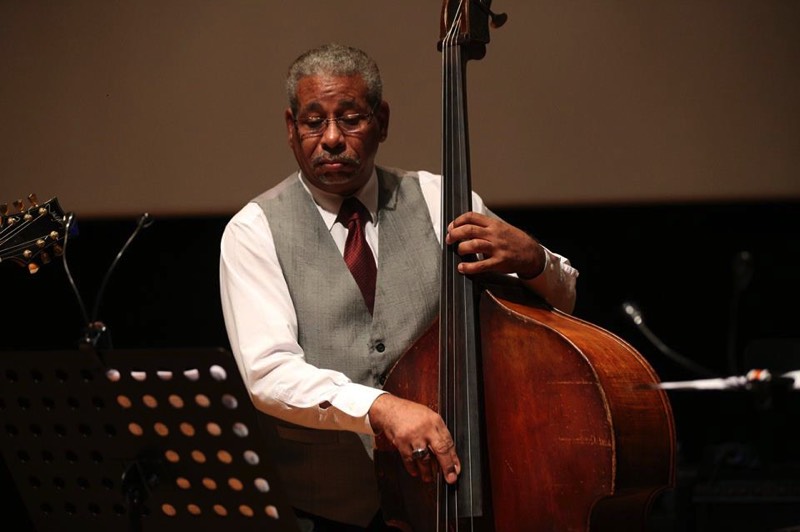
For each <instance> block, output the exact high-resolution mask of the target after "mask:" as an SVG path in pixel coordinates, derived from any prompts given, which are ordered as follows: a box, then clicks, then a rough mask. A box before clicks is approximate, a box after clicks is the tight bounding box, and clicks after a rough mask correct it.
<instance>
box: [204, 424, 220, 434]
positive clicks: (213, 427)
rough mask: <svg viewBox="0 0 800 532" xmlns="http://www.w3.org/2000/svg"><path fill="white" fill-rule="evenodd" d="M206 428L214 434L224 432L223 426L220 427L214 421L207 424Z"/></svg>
mask: <svg viewBox="0 0 800 532" xmlns="http://www.w3.org/2000/svg"><path fill="white" fill-rule="evenodd" d="M206 430H207V431H208V433H209V434H211V435H212V436H219V435H220V434H222V427H220V426H219V425H218V424H216V423H214V422H213V421H212V422H209V423H207V424H206Z"/></svg>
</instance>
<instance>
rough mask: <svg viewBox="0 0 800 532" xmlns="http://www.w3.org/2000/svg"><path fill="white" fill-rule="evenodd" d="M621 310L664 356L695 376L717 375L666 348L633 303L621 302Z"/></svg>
mask: <svg viewBox="0 0 800 532" xmlns="http://www.w3.org/2000/svg"><path fill="white" fill-rule="evenodd" d="M622 310H623V312H624V313H625V315H626V316H628V318H629V319H630V320H631V321H632V322H633V324H634V325H635V326H636V328H638V329H639V331H640V332H641V333H642V334H643V335H644V337H645V338H647V339H648V340H649V341H650V343H651V344H653V345H654V346H655V347H656V348H657V349H658V350H659V351H660V352H661V353H662V354H663V355H664V356H666V357H667V358H669V359H670V360H672V361H673V362H675V363H677V364H678V365H680V366H681V367H683V368H685V369H687V370H689V371H691V372H692V373H695V374H697V375H703V376H705V377H714V376H716V375H717V374H716V372H714V371H711V370H710V369H708V368H706V367H704V366H701V365H700V364H698V363H697V362H694V361H693V360H691V359H689V358H687V357H685V356H683V355H681V354H680V353H678V352H676V351H674V350H673V349H671V348H670V347H669V346H667V344H665V343H664V342H662V341H661V339H660V338H659V337H658V336H656V335H655V334H654V333H653V331H651V330H650V328H649V327H648V326H647V325H646V324H645V322H644V317H643V316H642V311H641V309H640V308H639V307H638V306H637V305H636V304H635V303H633V302H630V301H625V302H623V303H622Z"/></svg>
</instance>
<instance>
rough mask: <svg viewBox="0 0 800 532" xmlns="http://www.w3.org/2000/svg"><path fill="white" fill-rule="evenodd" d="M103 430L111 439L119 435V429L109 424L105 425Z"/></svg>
mask: <svg viewBox="0 0 800 532" xmlns="http://www.w3.org/2000/svg"><path fill="white" fill-rule="evenodd" d="M103 430H104V431H105V433H106V436H108V437H109V438H112V437H114V436H116V435H117V427H115V426H114V425H108V424H106V425H103Z"/></svg>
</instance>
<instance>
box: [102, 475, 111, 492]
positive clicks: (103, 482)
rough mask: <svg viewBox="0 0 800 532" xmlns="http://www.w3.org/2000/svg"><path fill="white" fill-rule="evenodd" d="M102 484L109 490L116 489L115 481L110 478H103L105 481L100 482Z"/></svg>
mask: <svg viewBox="0 0 800 532" xmlns="http://www.w3.org/2000/svg"><path fill="white" fill-rule="evenodd" d="M100 484H101V485H102V486H103V487H104V488H105V489H107V490H113V489H114V481H113V480H111V479H110V478H108V477H103V479H102V480H101V481H100Z"/></svg>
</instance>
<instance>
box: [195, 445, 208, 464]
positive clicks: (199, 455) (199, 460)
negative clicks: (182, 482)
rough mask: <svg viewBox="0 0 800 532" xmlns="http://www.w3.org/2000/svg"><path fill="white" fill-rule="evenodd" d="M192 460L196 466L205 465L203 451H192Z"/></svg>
mask: <svg viewBox="0 0 800 532" xmlns="http://www.w3.org/2000/svg"><path fill="white" fill-rule="evenodd" d="M192 460H194V461H195V462H197V463H198V464H205V463H206V455H205V454H203V451H198V450H197V449H195V450H194V451H192Z"/></svg>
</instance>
